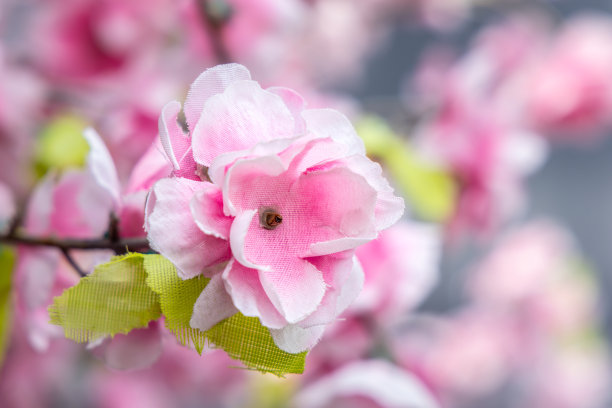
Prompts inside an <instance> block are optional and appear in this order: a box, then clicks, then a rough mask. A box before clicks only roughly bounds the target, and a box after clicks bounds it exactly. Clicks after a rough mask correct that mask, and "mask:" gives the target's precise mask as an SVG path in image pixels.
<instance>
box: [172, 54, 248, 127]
mask: <svg viewBox="0 0 612 408" xmlns="http://www.w3.org/2000/svg"><path fill="white" fill-rule="evenodd" d="M248 79H251V74H250V73H249V70H248V69H246V67H244V66H243V65H240V64H224V65H217V66H215V67H212V68H209V69H207V70H206V71H204V72H202V73H201V74H200V76H198V77H197V78H196V80H195V81H194V82H193V84H191V87H190V88H189V92H188V93H187V99H186V100H185V109H184V111H185V118H186V119H187V125H188V126H189V130H190V131H193V129H194V128H195V126H196V123H198V119H199V118H200V115H201V114H202V110H203V109H204V104H205V103H206V101H207V100H208V98H210V97H211V96H212V95H215V94H218V93H222V92H223V91H225V89H226V88H227V87H228V86H229V85H230V84H232V83H233V82H235V81H241V80H248Z"/></svg>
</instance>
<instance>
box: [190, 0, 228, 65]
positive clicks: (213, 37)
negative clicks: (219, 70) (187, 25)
mask: <svg viewBox="0 0 612 408" xmlns="http://www.w3.org/2000/svg"><path fill="white" fill-rule="evenodd" d="M198 6H199V8H200V15H201V16H202V22H203V24H204V28H205V29H206V31H207V32H208V34H209V37H210V41H211V44H212V47H213V51H214V53H215V55H216V57H217V62H218V63H219V64H225V63H228V62H231V61H232V58H231V57H230V54H229V52H228V51H227V48H226V47H225V44H224V42H223V36H222V35H221V34H222V33H221V29H222V28H223V26H224V25H225V23H227V22H228V21H229V20H230V18H232V8H231V6H230V5H229V4H228V3H227V1H225V0H199V1H198Z"/></svg>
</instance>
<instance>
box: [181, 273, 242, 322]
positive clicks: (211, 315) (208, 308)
mask: <svg viewBox="0 0 612 408" xmlns="http://www.w3.org/2000/svg"><path fill="white" fill-rule="evenodd" d="M237 312H238V309H236V307H234V304H233V303H232V298H231V296H230V295H229V293H227V291H226V290H225V287H224V286H223V278H222V276H221V274H219V273H218V274H216V275H214V276H213V277H212V278H211V279H210V282H208V285H206V287H205V288H204V290H203V291H202V293H201V294H200V296H198V299H197V300H196V302H195V304H194V305H193V314H192V315H191V320H190V321H189V325H190V326H191V327H193V328H196V329H200V330H204V331H206V330H208V329H210V328H211V327H213V326H214V325H215V324H217V323H219V322H220V321H221V320H224V319H227V318H228V317H231V316H233V315H235V314H236V313H237Z"/></svg>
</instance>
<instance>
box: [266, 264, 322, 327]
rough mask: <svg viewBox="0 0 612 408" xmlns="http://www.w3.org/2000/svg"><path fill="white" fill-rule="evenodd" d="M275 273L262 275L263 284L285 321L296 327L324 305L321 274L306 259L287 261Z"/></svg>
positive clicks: (271, 271) (268, 271)
mask: <svg viewBox="0 0 612 408" xmlns="http://www.w3.org/2000/svg"><path fill="white" fill-rule="evenodd" d="M275 267H276V268H275V269H271V270H266V271H259V280H260V281H261V284H262V286H263V288H264V290H265V292H266V294H267V295H268V297H269V298H270V300H271V301H272V304H273V305H274V306H275V307H276V308H277V309H278V311H279V312H280V313H281V314H282V315H283V317H284V318H285V319H286V320H287V322H289V323H296V322H298V321H300V320H302V319H304V318H305V317H306V316H308V315H309V314H311V313H312V312H314V311H315V310H316V308H317V307H318V306H319V305H320V303H321V300H322V299H323V295H324V294H325V289H326V286H325V282H324V281H323V276H322V273H321V271H319V270H318V269H317V268H315V267H314V266H313V265H312V264H311V263H310V262H308V261H305V260H303V259H296V258H294V259H291V258H289V259H286V260H285V261H284V262H283V263H282V264H280V265H278V264H277V265H275Z"/></svg>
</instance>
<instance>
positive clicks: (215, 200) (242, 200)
mask: <svg viewBox="0 0 612 408" xmlns="http://www.w3.org/2000/svg"><path fill="white" fill-rule="evenodd" d="M179 110H180V104H179V103H178V102H171V103H169V104H168V105H166V107H165V108H164V110H163V112H162V116H161V118H160V136H161V139H162V144H163V146H164V148H165V151H166V154H167V155H168V157H169V159H170V161H171V163H172V164H173V166H174V175H175V177H173V178H168V179H164V180H161V181H159V182H158V183H157V184H156V185H155V187H154V188H153V191H152V194H151V197H150V198H149V200H148V204H147V219H146V224H145V226H146V228H147V232H148V238H149V241H150V243H151V246H152V247H153V248H154V249H156V250H157V251H159V252H160V253H161V254H162V255H164V256H166V257H167V258H168V259H170V260H171V261H172V262H173V263H174V264H175V265H176V266H177V268H178V273H179V275H180V276H181V277H183V278H185V279H188V278H191V277H194V276H196V275H199V274H202V273H205V274H206V275H207V276H210V277H211V279H212V280H211V282H210V284H209V285H208V286H207V287H206V289H205V290H204V291H203V292H202V295H201V296H200V297H199V299H198V300H197V302H196V304H195V307H194V314H193V317H192V320H191V325H192V326H193V327H196V328H199V329H202V330H205V329H208V328H210V327H212V326H213V325H214V324H216V323H218V322H219V321H221V320H223V319H225V318H227V317H229V316H231V315H233V314H234V313H236V312H237V311H238V310H239V311H240V312H242V313H243V314H244V315H247V316H257V317H259V318H260V320H261V322H262V324H263V325H264V326H267V327H269V328H270V329H271V332H272V335H273V337H274V339H275V341H276V343H277V345H278V346H279V347H281V348H282V349H284V350H287V351H290V352H298V351H301V350H304V349H307V348H309V347H311V346H312V345H314V343H315V342H316V341H317V340H318V338H319V336H320V335H321V333H322V329H323V325H325V324H327V323H330V322H331V321H333V320H334V318H335V317H336V316H337V315H338V314H339V313H340V312H341V311H342V310H343V309H344V308H345V307H346V306H348V304H349V303H350V302H351V301H352V300H353V299H354V298H355V296H356V295H357V293H358V291H359V289H360V287H361V282H362V279H363V275H362V272H361V269H360V267H359V266H358V262H357V261H356V259H355V258H354V251H353V250H354V248H355V247H357V246H358V245H361V244H363V243H365V242H368V241H370V240H372V239H374V238H375V237H376V236H377V234H378V231H380V230H382V229H384V228H387V227H388V226H390V225H392V224H393V223H394V222H395V221H396V220H397V219H398V218H399V217H400V216H401V214H402V212H403V206H404V205H403V201H402V200H401V199H400V198H397V197H395V196H394V195H393V190H392V188H391V187H390V186H389V184H388V183H387V181H386V180H385V179H384V178H383V177H382V174H381V169H380V167H379V166H378V165H377V164H375V163H373V162H372V161H370V160H369V159H367V158H366V157H365V155H364V148H363V145H362V143H361V141H360V139H359V138H358V137H357V135H356V133H355V131H354V129H353V128H352V126H351V124H350V122H349V121H348V119H346V118H345V117H344V116H343V115H341V114H340V113H338V112H336V111H333V110H326V109H317V110H308V109H305V108H304V101H303V99H302V98H301V97H300V96H299V95H298V94H297V93H295V92H294V91H292V90H289V89H285V88H269V89H267V90H264V89H262V88H261V87H260V86H259V85H258V84H257V83H256V82H254V81H252V80H251V79H250V74H249V72H248V71H247V69H246V68H244V67H243V66H241V65H237V64H229V65H221V66H217V67H215V68H212V69H209V70H207V71H205V72H204V73H203V74H202V75H200V77H198V79H197V80H196V81H195V82H194V84H193V85H192V86H191V89H190V91H189V94H188V96H187V101H186V102H185V107H184V112H185V117H186V119H187V125H188V129H189V133H188V134H186V133H184V132H183V130H182V129H181V128H180V127H179V125H178V123H177V122H176V118H177V115H178V112H179ZM208 180H210V181H208ZM222 262H227V265H226V266H225V267H224V268H223V269H222V272H220V268H219V267H218V266H217V265H218V264H221V263H222ZM213 266H214V268H210V267H213ZM207 268H208V269H207Z"/></svg>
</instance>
